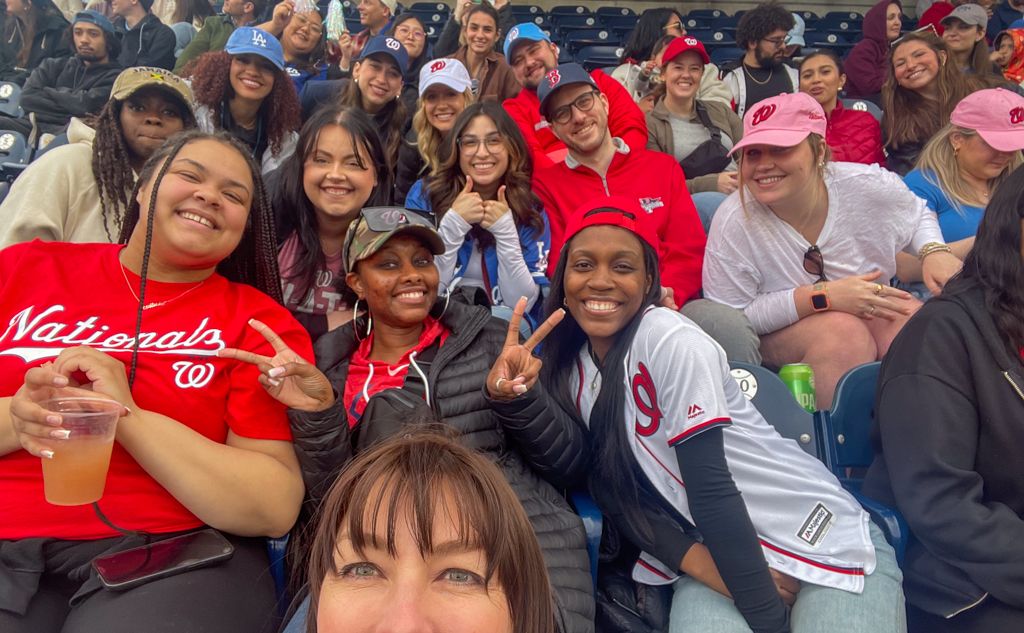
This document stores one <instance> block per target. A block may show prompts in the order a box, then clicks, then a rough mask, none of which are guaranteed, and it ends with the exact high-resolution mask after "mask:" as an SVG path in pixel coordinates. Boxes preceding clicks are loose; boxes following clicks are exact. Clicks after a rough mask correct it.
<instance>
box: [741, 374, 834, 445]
mask: <svg viewBox="0 0 1024 633" xmlns="http://www.w3.org/2000/svg"><path fill="white" fill-rule="evenodd" d="M729 367H730V368H731V369H732V377H733V378H735V379H736V382H737V383H738V384H739V386H740V391H742V392H743V395H745V396H746V397H747V399H748V400H750V401H751V403H753V405H754V408H755V409H757V410H758V412H759V413H760V414H761V416H762V417H764V419H765V421H766V422H768V424H771V425H772V426H773V427H774V428H775V430H776V431H778V432H779V435H781V436H782V437H785V438H788V439H791V440H794V441H796V443H797V444H798V445H799V446H800V448H802V449H803V450H804V452H806V453H807V454H808V455H812V456H814V457H817V458H820V457H821V452H822V449H823V446H822V445H821V443H820V441H819V439H818V430H817V429H816V428H815V424H814V415H813V414H811V413H808V412H807V410H805V409H804V408H803V407H801V406H800V405H799V403H797V401H796V398H794V397H793V394H792V393H791V392H790V391H789V389H788V388H787V387H786V385H785V383H783V382H782V379H781V378H779V377H778V376H777V375H776V374H775V373H774V372H772V371H771V370H769V369H767V368H765V367H761V366H760V365H750V364H748V363H741V362H739V361H734V362H731V363H729Z"/></svg>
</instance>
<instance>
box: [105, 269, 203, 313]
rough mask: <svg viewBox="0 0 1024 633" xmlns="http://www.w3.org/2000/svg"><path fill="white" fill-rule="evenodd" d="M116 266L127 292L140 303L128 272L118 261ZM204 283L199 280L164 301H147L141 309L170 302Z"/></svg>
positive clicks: (156, 306) (157, 306)
mask: <svg viewBox="0 0 1024 633" xmlns="http://www.w3.org/2000/svg"><path fill="white" fill-rule="evenodd" d="M118 266H119V267H120V268H121V276H122V277H124V283H125V285H126V286H128V292H130V293H132V296H133V297H135V301H136V303H140V302H141V301H142V300H141V299H139V295H137V294H135V288H132V282H130V281H128V273H126V272H125V271H124V264H122V263H120V262H118ZM207 279H209V277H207ZM205 283H206V279H204V280H202V281H200V282H199V283H198V284H196V285H194V286H192V287H191V288H189V289H188V290H186V291H185V292H183V293H181V294H179V295H178V296H176V297H171V298H170V299H165V300H164V301H154V302H152V303H147V304H146V305H144V306H142V309H143V310H149V309H151V308H159V307H160V306H162V305H164V304H166V303H170V302H172V301H174V300H176V299H181V298H182V297H184V296H185V295H187V294H188V293H190V292H192V291H193V290H196V289H198V288H199V287H200V286H202V285H203V284H205Z"/></svg>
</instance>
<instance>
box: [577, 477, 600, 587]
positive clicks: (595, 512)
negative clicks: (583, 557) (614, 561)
mask: <svg viewBox="0 0 1024 633" xmlns="http://www.w3.org/2000/svg"><path fill="white" fill-rule="evenodd" d="M571 499H572V505H573V508H575V509H576V514H578V515H579V517H580V519H582V520H583V529H584V531H585V532H586V533H587V555H588V556H589V557H590V574H591V577H592V578H593V579H594V589H595V590H596V589H597V562H598V551H599V550H600V549H601V531H602V530H603V529H604V516H603V515H602V514H601V510H600V509H598V507H597V504H596V503H594V500H593V499H591V498H590V495H588V494H587V493H585V492H582V491H577V492H574V493H572V495H571Z"/></svg>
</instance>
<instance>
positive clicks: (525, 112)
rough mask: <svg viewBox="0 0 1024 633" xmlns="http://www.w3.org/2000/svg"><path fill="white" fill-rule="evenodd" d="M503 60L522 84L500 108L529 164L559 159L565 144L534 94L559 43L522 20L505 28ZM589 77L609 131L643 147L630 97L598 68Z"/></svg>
mask: <svg viewBox="0 0 1024 633" xmlns="http://www.w3.org/2000/svg"><path fill="white" fill-rule="evenodd" d="M505 59H506V60H507V61H508V63H509V66H511V67H512V70H513V72H514V73H515V76H516V79H517V80H519V83H520V84H522V86H523V89H522V90H521V91H519V95H518V96H516V97H513V98H512V99H506V100H505V103H504V106H505V111H506V112H508V113H509V116H511V117H512V119H513V120H514V121H515V122H516V124H517V125H518V126H519V130H520V131H521V132H522V133H523V138H525V139H526V145H527V147H529V149H530V155H531V157H532V158H533V166H534V168H539V167H548V166H550V165H553V164H555V163H560V162H562V161H563V160H564V159H565V151H566V148H565V144H564V143H562V141H560V140H558V138H557V137H556V136H555V135H554V134H553V133H552V132H551V128H550V127H549V126H548V122H547V121H545V120H544V119H543V118H542V117H541V116H540V99H538V98H537V87H538V86H539V85H540V82H541V80H542V79H543V78H544V75H546V74H547V73H548V72H550V71H551V70H552V69H554V67H555V66H557V65H558V47H557V46H555V45H554V44H552V43H551V39H550V38H549V37H548V36H547V34H545V33H544V31H542V30H540V27H538V26H537V25H536V24H534V23H533V22H525V23H523V24H517V25H516V26H515V27H513V28H512V29H510V30H509V32H508V35H507V36H506V37H505ZM590 76H591V77H592V78H593V80H594V83H595V84H596V85H597V87H598V90H600V91H601V92H602V93H603V94H604V95H605V97H606V98H607V100H608V105H609V107H608V112H609V115H608V126H609V127H610V128H611V131H612V134H613V135H615V136H617V137H619V138H621V139H622V140H623V141H625V142H626V144H627V145H629V147H630V148H632V149H642V148H644V147H646V146H647V120H646V119H645V118H644V113H643V112H641V111H640V108H639V107H638V106H637V105H636V102H634V101H633V97H631V96H630V94H629V92H627V91H626V89H625V88H623V87H622V84H620V83H619V82H618V81H616V80H614V79H612V78H611V77H609V76H608V75H607V74H605V73H604V72H603V71H601V70H595V71H594V72H592V73H590Z"/></svg>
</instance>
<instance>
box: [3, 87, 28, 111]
mask: <svg viewBox="0 0 1024 633" xmlns="http://www.w3.org/2000/svg"><path fill="white" fill-rule="evenodd" d="M20 104H21V86H19V85H18V84H16V83H14V82H10V81H4V82H0V113H2V114H5V115H7V116H9V117H14V118H18V117H22V116H25V113H24V112H23V111H22V109H21V105H20Z"/></svg>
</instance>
